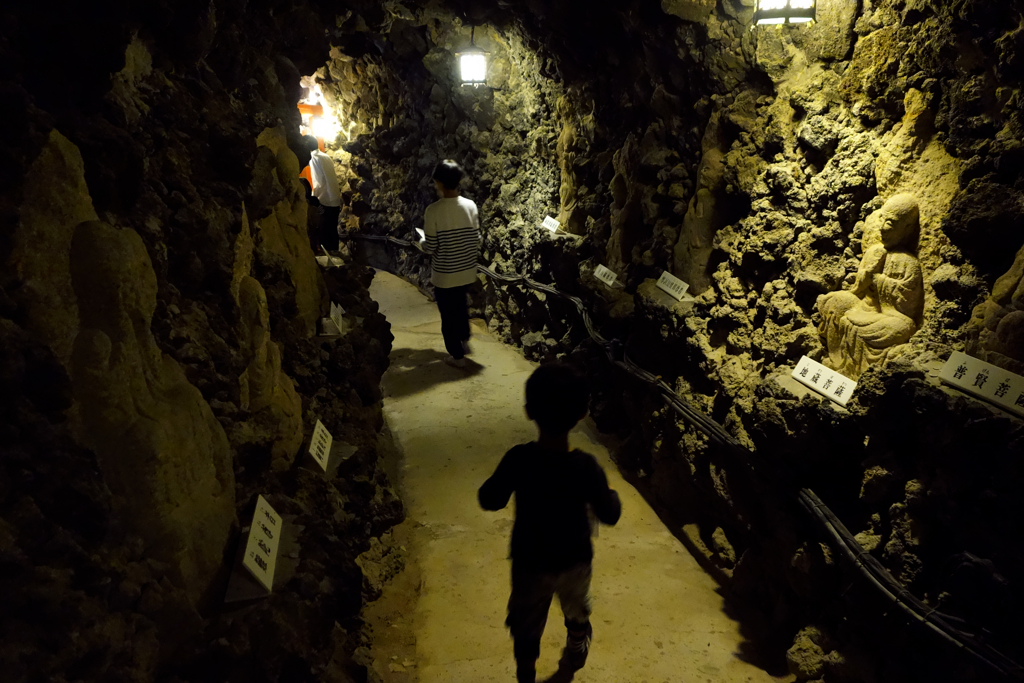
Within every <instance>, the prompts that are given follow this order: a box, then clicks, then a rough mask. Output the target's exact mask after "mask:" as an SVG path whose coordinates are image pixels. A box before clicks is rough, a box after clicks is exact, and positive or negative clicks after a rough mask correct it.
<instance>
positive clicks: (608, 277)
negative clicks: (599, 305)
mask: <svg viewBox="0 0 1024 683" xmlns="http://www.w3.org/2000/svg"><path fill="white" fill-rule="evenodd" d="M594 277H596V278H597V279H598V280H600V281H601V282H603V283H605V284H606V285H608V286H609V287H613V288H614V287H615V284H616V282H617V281H618V276H617V275H616V274H615V271H613V270H611V269H609V268H605V267H604V266H603V265H600V264H599V265H598V266H597V268H595V269H594Z"/></svg>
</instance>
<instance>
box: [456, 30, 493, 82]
mask: <svg viewBox="0 0 1024 683" xmlns="http://www.w3.org/2000/svg"><path fill="white" fill-rule="evenodd" d="M455 56H456V57H458V58H459V79H460V80H461V81H462V84H463V85H481V84H483V83H486V82H487V51H486V50H481V49H480V48H478V47H477V46H476V27H475V26H474V27H473V28H472V30H471V31H470V33H469V47H467V48H466V49H465V50H460V51H458V52H456V53H455Z"/></svg>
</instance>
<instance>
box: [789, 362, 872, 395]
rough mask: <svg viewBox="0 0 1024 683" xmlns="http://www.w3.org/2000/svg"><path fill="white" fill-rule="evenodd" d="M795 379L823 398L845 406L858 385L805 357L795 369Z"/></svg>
mask: <svg viewBox="0 0 1024 683" xmlns="http://www.w3.org/2000/svg"><path fill="white" fill-rule="evenodd" d="M793 379H795V380H796V381H798V382H800V383H801V384H803V385H804V386H806V387H808V388H810V389H812V390H814V391H816V392H818V393H819V394H821V395H822V396H824V397H826V398H828V399H830V400H832V401H835V402H836V403H838V404H839V405H841V406H845V405H846V402H847V401H849V400H850V395H851V394H852V393H853V390H854V389H856V388H857V383H856V382H854V381H853V380H852V379H850V378H849V377H845V376H843V375H840V374H839V373H838V372H836V371H835V370H830V369H829V368H826V367H825V366H824V365H822V364H821V363H818V362H817V361H813V360H811V359H810V358H808V357H807V356H803V357H802V358H801V359H800V362H799V363H797V364H796V367H795V368H794V369H793Z"/></svg>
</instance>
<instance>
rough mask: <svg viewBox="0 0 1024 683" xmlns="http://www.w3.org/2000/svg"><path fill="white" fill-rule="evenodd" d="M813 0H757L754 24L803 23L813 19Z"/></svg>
mask: <svg viewBox="0 0 1024 683" xmlns="http://www.w3.org/2000/svg"><path fill="white" fill-rule="evenodd" d="M815 4H816V3H815V0H757V9H756V10H755V11H754V25H755V26H764V25H766V24H805V23H807V22H809V21H814V18H815Z"/></svg>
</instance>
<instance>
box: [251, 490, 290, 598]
mask: <svg viewBox="0 0 1024 683" xmlns="http://www.w3.org/2000/svg"><path fill="white" fill-rule="evenodd" d="M281 526H282V525H281V516H280V515H278V514H277V513H276V512H274V508H272V507H270V503H268V502H267V501H266V499H265V498H264V497H263V496H259V497H257V499H256V512H255V513H254V514H253V519H252V526H251V527H250V528H249V540H248V542H246V544H245V556H244V557H243V558H242V565H243V566H244V567H245V568H246V569H248V570H249V572H250V573H252V575H253V576H255V577H256V580H257V581H259V582H260V583H261V584H262V585H263V587H264V588H266V589H267V590H268V591H269V590H272V589H273V586H274V569H275V568H276V566H277V547H278V544H279V543H280V542H281Z"/></svg>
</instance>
